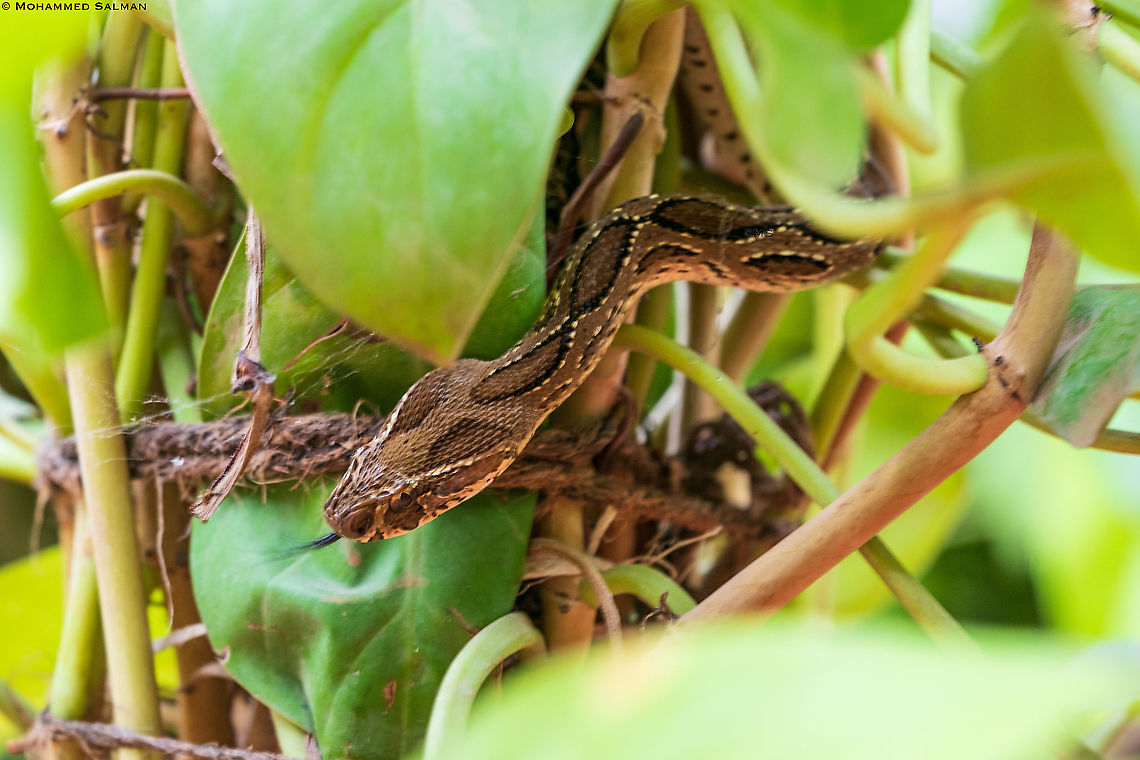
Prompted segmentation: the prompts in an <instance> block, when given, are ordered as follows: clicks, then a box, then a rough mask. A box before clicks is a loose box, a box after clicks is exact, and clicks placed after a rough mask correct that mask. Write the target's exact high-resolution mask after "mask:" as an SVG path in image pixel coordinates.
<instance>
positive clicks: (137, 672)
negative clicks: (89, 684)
mask: <svg viewBox="0 0 1140 760" xmlns="http://www.w3.org/2000/svg"><path fill="white" fill-rule="evenodd" d="M66 363H67V380H68V388H69V390H70V392H71V399H72V407H73V409H74V413H75V431H76V448H77V450H78V454H79V468H80V473H81V475H82V478H83V488H84V498H85V500H86V504H87V513H88V519H89V521H90V529H91V544H92V549H93V551H94V556H95V574H96V578H97V581H98V587H99V604H100V612H101V614H102V619H103V637H104V640H105V641H106V643H107V664H108V669H109V675H110V682H111V702H112V704H113V705H114V712H115V722H116V723H117V724H119V725H122V726H125V727H127V728H129V729H131V730H134V731H138V732H139V733H144V734H151V735H158V734H159V732H160V730H161V723H160V721H159V716H158V693H157V689H156V686H155V681H154V658H153V656H152V655H151V651H150V632H149V630H148V627H147V618H146V594H145V591H144V588H143V581H142V573H141V569H140V565H139V548H138V538H137V536H136V534H135V526H134V512H133V510H132V508H131V489H130V476H129V475H128V474H127V466H126V462H127V456H126V446H125V445H124V443H123V437H122V433H121V428H120V427H119V414H118V410H117V408H116V406H115V400H114V396H113V395H112V394H113V388H114V380H113V372H112V369H111V357H110V355H109V353H108V352H107V351H106V350H105V349H103V348H100V347H96V346H77V347H73V348H71V349H69V350H68V352H67V356H66ZM144 757H147V758H150V757H151V756H148V755H145V754H144V753H142V752H140V751H138V750H121V751H120V753H119V758H120V760H141V758H144ZM153 760H157V758H153Z"/></svg>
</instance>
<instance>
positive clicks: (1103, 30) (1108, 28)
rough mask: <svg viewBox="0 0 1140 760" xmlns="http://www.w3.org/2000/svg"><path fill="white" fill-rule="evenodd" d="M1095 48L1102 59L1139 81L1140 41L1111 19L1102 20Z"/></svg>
mask: <svg viewBox="0 0 1140 760" xmlns="http://www.w3.org/2000/svg"><path fill="white" fill-rule="evenodd" d="M1099 34H1100V38H1099V40H1098V41H1097V49H1098V50H1100V54H1101V55H1102V56H1104V60H1106V61H1108V62H1109V63H1111V64H1112V65H1113V66H1115V67H1116V68H1118V69H1120V71H1121V72H1123V73H1124V74H1126V75H1127V76H1129V77H1131V78H1132V79H1134V80H1136V81H1138V82H1140V42H1138V41H1137V40H1136V38H1135V37H1133V36H1132V35H1131V34H1129V33H1128V32H1126V31H1124V30H1123V29H1121V28H1120V25H1119V24H1118V23H1116V22H1114V21H1112V20H1108V21H1105V22H1103V23H1102V24H1101V25H1100V30H1099Z"/></svg>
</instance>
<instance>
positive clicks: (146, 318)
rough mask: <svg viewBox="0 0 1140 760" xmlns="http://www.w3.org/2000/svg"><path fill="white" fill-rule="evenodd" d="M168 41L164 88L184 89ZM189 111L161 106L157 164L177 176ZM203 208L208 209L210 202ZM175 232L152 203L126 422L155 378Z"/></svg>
mask: <svg viewBox="0 0 1140 760" xmlns="http://www.w3.org/2000/svg"><path fill="white" fill-rule="evenodd" d="M164 45H165V48H166V49H165V52H164V53H163V59H162V82H161V84H162V86H163V87H181V86H182V84H183V82H182V71H181V69H180V68H179V63H178V53H177V51H176V50H175V46H174V43H173V42H169V41H167V42H165V43H164ZM189 114H190V104H189V102H187V101H183V100H168V101H166V102H164V103H162V104H161V105H160V106H159V116H158V135H157V137H156V138H155V148H154V168H155V169H157V170H158V171H159V172H161V173H165V174H167V175H175V174H177V173H178V172H179V170H180V169H181V166H182V145H183V142H184V141H185V139H186V123H187V117H188V116H189ZM191 193H193V191H191ZM202 210H203V212H205V206H204V205H203V206H202ZM203 221H204V226H203V229H209V227H210V223H209V214H208V212H206V213H205V218H204V220H203ZM173 236H174V229H173V219H172V217H171V214H170V208H168V207H167V206H166V204H164V203H162V202H158V201H152V202H150V203H148V204H147V213H146V223H145V225H144V226H143V239H142V244H141V246H140V248H139V265H138V271H137V272H136V273H135V282H134V287H133V288H132V289H131V309H130V314H129V316H128V317H127V333H126V337H125V339H124V342H123V355H122V359H121V361H120V364H119V371H118V374H117V376H116V378H115V392H116V397H117V398H118V399H119V405H120V406H121V407H122V414H123V419H124V420H130V419H133V418H134V417H135V416H137V415H138V414H139V413H140V412H141V411H142V402H143V399H144V397H145V395H146V390H147V386H148V384H149V382H150V378H151V371H152V369H153V365H154V349H155V335H156V333H157V330H158V318H159V309H160V308H161V306H162V296H163V293H164V292H165V290H166V264H167V261H168V260H169V258H170V247H171V241H172V240H173Z"/></svg>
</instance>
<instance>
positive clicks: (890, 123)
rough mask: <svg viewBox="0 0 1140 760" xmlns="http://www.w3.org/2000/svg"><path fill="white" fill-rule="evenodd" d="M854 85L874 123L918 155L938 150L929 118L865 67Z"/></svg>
mask: <svg viewBox="0 0 1140 760" xmlns="http://www.w3.org/2000/svg"><path fill="white" fill-rule="evenodd" d="M855 83H856V86H857V87H858V89H859V97H860V99H861V100H862V101H863V108H864V109H866V111H867V113H868V115H869V116H870V117H871V119H872V120H873V121H875V123H877V124H881V125H883V127H885V128H886V129H888V130H890V131H891V132H892V133H894V134H896V135H898V137H899V138H900V139H901V140H902V141H903V142H905V143H906V144H907V145H909V146H910V147H912V148H914V149H915V150H916V151H918V152H919V153H922V154H924V155H929V154H931V153H934V152H935V151H936V150H938V138H937V137H936V136H935V132H934V126H933V125H932V124H931V123H930V120H929V118H928V117H926V116H924V115H923V114H921V113H920V112H918V111H916V110H915V109H914V108H913V107H912V106H911V105H910V104H909V103H907V102H906V101H903V100H899V99H898V98H896V97H895V96H894V95H893V94H891V92H890V91H889V90H888V89H887V88H886V86H885V85H884V84H883V82H882V80H880V79H879V78H878V77H877V76H875V74H873V73H872V72H871V71H869V70H868V69H866V68H862V67H859V68H856V69H855Z"/></svg>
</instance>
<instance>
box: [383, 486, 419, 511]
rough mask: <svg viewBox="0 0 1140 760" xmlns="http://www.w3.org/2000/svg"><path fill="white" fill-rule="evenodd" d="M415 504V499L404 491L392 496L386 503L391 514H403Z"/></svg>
mask: <svg viewBox="0 0 1140 760" xmlns="http://www.w3.org/2000/svg"><path fill="white" fill-rule="evenodd" d="M415 502H416V500H415V498H414V497H413V496H412V495H411V494H410V493H408V492H407V491H404V492H402V493H399V494H397V495H395V496H393V497H392V498H391V499H390V500H389V501H388V510H389V511H391V512H403V511H404V510H405V509H409V508H410V507H412V506H414V505H415Z"/></svg>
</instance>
